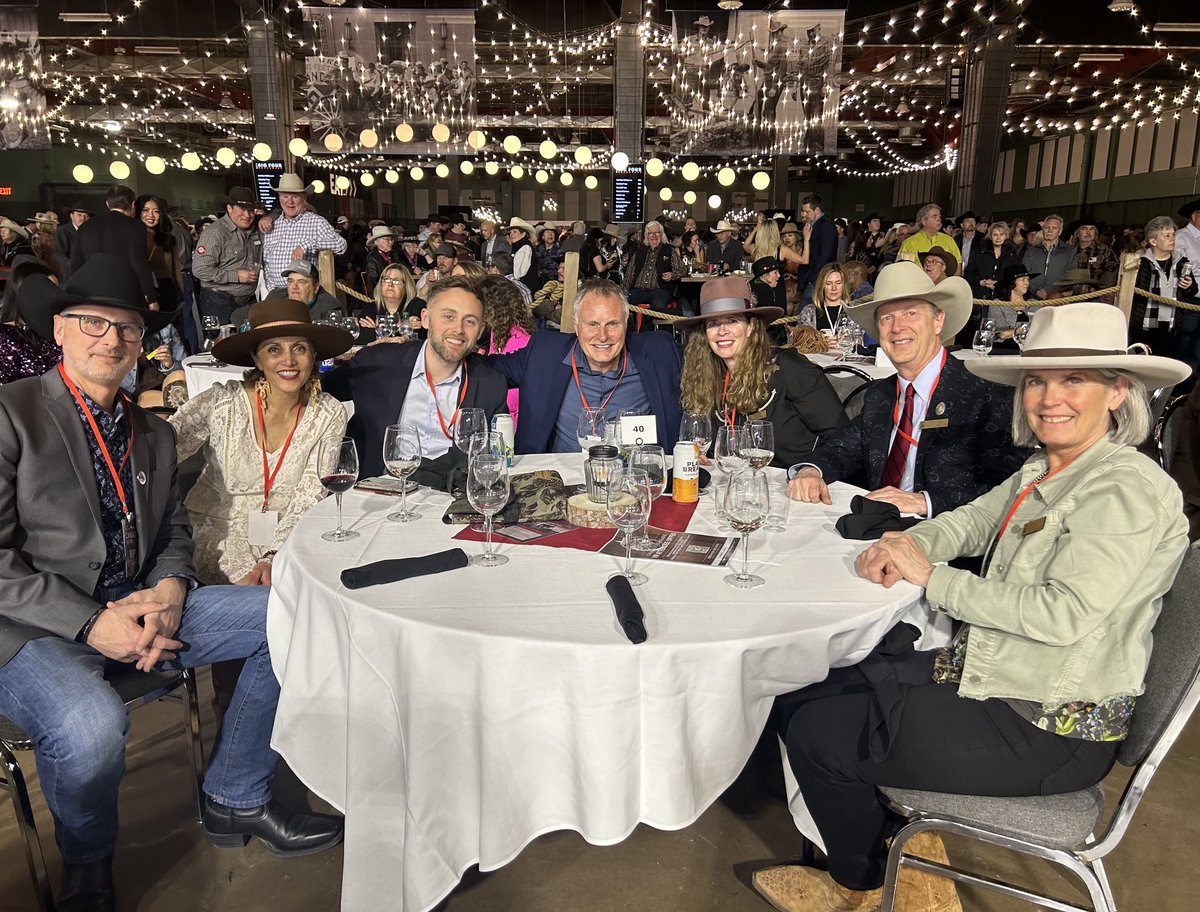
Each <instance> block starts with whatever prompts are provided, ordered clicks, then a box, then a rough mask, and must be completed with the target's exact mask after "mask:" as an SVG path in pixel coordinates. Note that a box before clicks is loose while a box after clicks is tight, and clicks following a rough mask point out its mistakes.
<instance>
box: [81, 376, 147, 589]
mask: <svg viewBox="0 0 1200 912" xmlns="http://www.w3.org/2000/svg"><path fill="white" fill-rule="evenodd" d="M79 395H80V396H82V397H83V401H84V403H85V404H86V405H87V408H88V411H90V412H91V413H92V417H93V418H94V419H95V420H96V426H97V427H98V428H100V436H101V437H103V438H104V445H105V446H106V447H108V455H109V457H110V458H111V459H112V461H113V465H114V466H117V467H120V465H121V460H122V459H123V458H124V456H125V450H126V448H127V447H128V446H129V422H128V421H127V420H126V416H125V405H124V403H123V402H122V401H121V398H120V397H119V396H118V397H117V407H116V408H115V409H114V410H113V413H112V414H111V415H110V414H109V413H108V412H106V411H105V410H104V409H102V408H101V407H100V406H99V405H97V404H96V403H95V402H94V401H93V400H92V399H91V398H90V397H89V396H88V394H87V393H85V392H83V391H82V390H80V391H79ZM75 411H77V412H78V413H79V420H80V421H82V422H83V436H84V437H85V438H87V442H88V450H89V452H90V453H91V454H92V471H93V472H95V474H96V491H97V493H98V494H99V495H100V520H101V531H102V532H103V533H104V546H105V552H106V553H105V557H104V566H103V567H102V568H101V570H100V578H99V580H98V581H97V583H96V593H94V595H95V596H96V597H97V598H99V592H100V590H101V589H112V588H116V587H119V586H126V585H128V584H130V583H132V582H133V580H131V579H129V577H128V576H127V575H126V573H125V538H124V536H123V534H122V532H121V516H122V513H123V512H124V511H123V510H122V509H121V498H119V497H118V496H117V486H116V484H114V483H113V477H112V474H111V473H110V472H109V471H108V465H107V463H105V461H104V454H103V453H102V452H101V451H100V445H99V444H98V443H97V442H96V437H95V435H94V434H93V433H92V429H91V427H90V426H89V424H88V420H87V416H86V415H84V413H83V409H82V408H80V406H79V403H78V402H76V403H75ZM119 471H120V474H121V485H122V486H123V487H124V488H125V498H126V502H127V503H128V504H129V511H130V513H131V514H132V512H133V460H132V458H130V459H127V460H125V466H124V468H119Z"/></svg>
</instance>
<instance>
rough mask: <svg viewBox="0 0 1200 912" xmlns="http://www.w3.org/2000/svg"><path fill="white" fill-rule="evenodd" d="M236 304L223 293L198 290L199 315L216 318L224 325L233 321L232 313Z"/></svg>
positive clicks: (213, 290)
mask: <svg viewBox="0 0 1200 912" xmlns="http://www.w3.org/2000/svg"><path fill="white" fill-rule="evenodd" d="M236 308H237V303H236V302H235V301H234V300H233V298H231V297H230V296H229V295H227V294H225V293H224V292H223V291H217V290H215V289H212V288H202V289H201V290H200V314H201V316H204V317H216V318H217V319H218V320H220V321H221V324H222V325H224V324H226V323H229V322H231V321H232V320H233V311H234V310H235V309H236Z"/></svg>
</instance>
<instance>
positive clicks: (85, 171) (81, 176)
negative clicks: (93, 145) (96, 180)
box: [71, 165, 96, 184]
mask: <svg viewBox="0 0 1200 912" xmlns="http://www.w3.org/2000/svg"><path fill="white" fill-rule="evenodd" d="M95 176H96V175H95V174H93V173H92V169H91V168H89V167H88V166H87V165H76V166H75V167H74V168H72V169H71V177H73V178H75V181H76V183H80V184H90V183H91V182H92V178H93V177H95Z"/></svg>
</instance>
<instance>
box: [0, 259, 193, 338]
mask: <svg viewBox="0 0 1200 912" xmlns="http://www.w3.org/2000/svg"><path fill="white" fill-rule="evenodd" d="M79 304H99V305H101V306H103V307H120V308H121V309H123V310H128V311H132V312H133V313H136V314H141V317H142V320H143V322H144V323H145V324H146V331H147V332H158V331H159V330H160V329H162V328H164V327H165V326H167V325H168V324H169V323H171V322H173V321H174V320H175V318H176V317H177V316H179V310H178V309H176V310H173V311H170V312H164V311H161V310H151V309H150V308H149V307H148V306H146V296H145V294H144V293H143V291H142V285H141V282H139V281H138V277H137V273H136V272H134V269H133V264H132V263H130V262H129V259H128V258H127V257H119V256H116V255H114V254H111V253H97V254H96V255H95V256H93V257H91V258H90V259H89V260H88V261H87V262H86V263H84V264H83V265H82V266H80V267H79V268H78V269H76V270H75V271H74V272H72V273H71V277H70V278H69V279H67V281H66V282H65V283H63V284H62V285H61V286H60V285H55V284H54V283H53V282H51V281H50V280H49V279H48V278H47V277H46V276H44V275H32V276H30V277H29V278H27V279H26V280H25V281H24V282H23V283H22V284H21V290H20V292H19V293H18V301H17V306H18V307H19V308H20V311H21V314H22V317H23V319H24V320H25V322H26V323H28V324H29V328H30V329H32V330H33V331H34V332H35V333H37V334H38V335H39V336H41V337H42V338H45V339H53V338H54V317H55V315H57V314H60V313H62V312H63V311H64V310H66V309H67V308H68V307H74V306H76V305H79Z"/></svg>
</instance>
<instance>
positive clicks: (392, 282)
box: [380, 279, 404, 285]
mask: <svg viewBox="0 0 1200 912" xmlns="http://www.w3.org/2000/svg"><path fill="white" fill-rule="evenodd" d="M380 281H381V282H383V284H384V285H403V284H404V279H380Z"/></svg>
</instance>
